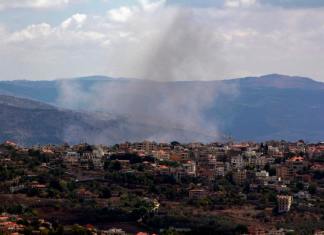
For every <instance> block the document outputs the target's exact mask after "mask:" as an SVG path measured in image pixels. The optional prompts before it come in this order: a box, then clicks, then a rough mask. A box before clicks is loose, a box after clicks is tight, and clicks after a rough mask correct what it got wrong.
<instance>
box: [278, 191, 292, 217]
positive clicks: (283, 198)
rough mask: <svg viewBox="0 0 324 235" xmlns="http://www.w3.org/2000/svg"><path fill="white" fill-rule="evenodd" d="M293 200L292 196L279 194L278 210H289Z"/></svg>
mask: <svg viewBox="0 0 324 235" xmlns="http://www.w3.org/2000/svg"><path fill="white" fill-rule="evenodd" d="M292 200H293V199H292V196H287V195H278V196H277V203H278V212H279V213H286V212H289V211H290V208H291V204H292Z"/></svg>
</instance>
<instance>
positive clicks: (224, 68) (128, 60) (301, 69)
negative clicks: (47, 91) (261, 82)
mask: <svg viewBox="0 0 324 235" xmlns="http://www.w3.org/2000/svg"><path fill="white" fill-rule="evenodd" d="M323 41H324V1H322V0H0V58H1V61H3V62H2V63H1V64H0V69H1V71H2V77H1V78H0V79H2V80H13V79H35V80H39V79H54V78H61V77H75V76H82V75H91V74H103V75H110V76H121V77H142V78H143V77H145V76H147V74H148V73H147V71H148V66H152V67H158V68H160V70H161V68H163V70H164V71H165V70H167V71H165V73H166V74H168V76H170V77H172V79H175V80H187V79H197V80H212V79H226V78H233V77H241V76H249V75H262V74H267V73H284V74H289V75H302V76H309V77H312V78H314V79H317V80H321V81H324V68H323V66H322V61H324V45H323V43H322V42H323ZM201 44H207V45H209V46H210V49H208V48H206V47H205V45H201ZM161 51H162V52H163V51H166V52H168V53H169V54H165V53H164V54H163V53H161ZM190 52H191V53H190ZM215 55H217V56H215ZM152 58H154V60H153V61H154V63H152ZM170 58H177V60H176V61H175V62H174V63H173V64H177V67H178V69H175V68H174V66H172V63H171V62H170V63H169V64H167V65H168V66H166V63H165V62H163V60H170ZM161 73H162V72H161ZM193 75H194V76H193ZM152 76H154V75H152ZM148 79H149V78H148Z"/></svg>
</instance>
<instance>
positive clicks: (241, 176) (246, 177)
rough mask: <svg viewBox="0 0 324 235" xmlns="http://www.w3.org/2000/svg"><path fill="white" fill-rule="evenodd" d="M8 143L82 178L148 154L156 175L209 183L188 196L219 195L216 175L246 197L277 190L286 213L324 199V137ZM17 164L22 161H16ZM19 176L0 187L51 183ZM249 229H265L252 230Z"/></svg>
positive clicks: (126, 167) (127, 167)
mask: <svg viewBox="0 0 324 235" xmlns="http://www.w3.org/2000/svg"><path fill="white" fill-rule="evenodd" d="M5 145H7V146H10V147H12V148H15V149H16V152H17V153H30V152H31V150H32V152H33V153H35V152H36V153H37V154H40V155H46V156H49V157H48V159H49V160H48V161H46V162H44V163H42V167H43V168H47V169H51V167H53V166H55V164H57V163H58V162H59V163H60V164H64V166H65V167H66V168H65V169H66V172H65V174H67V175H70V176H74V177H75V179H76V180H81V179H80V178H79V175H80V172H83V171H88V172H90V171H92V177H95V176H96V174H97V175H100V173H101V172H104V171H105V170H107V169H105V163H106V161H107V160H111V159H114V161H117V162H119V163H120V165H121V169H120V172H129V171H132V172H134V169H133V168H131V160H130V159H127V158H124V157H123V156H127V155H132V156H137V157H138V158H140V159H143V161H141V164H142V165H143V166H144V170H147V171H148V172H152V173H153V174H156V175H168V176H172V177H173V178H174V179H175V180H176V181H177V182H179V183H180V184H181V182H182V181H183V180H184V179H185V178H199V179H203V182H205V183H204V184H198V185H192V186H191V188H189V189H188V198H189V199H193V200H199V199H203V198H206V197H209V196H215V195H217V192H216V193H215V191H214V190H213V185H214V184H215V182H217V179H225V178H226V179H227V180H228V181H230V182H231V183H232V184H234V185H236V186H238V187H240V188H242V189H243V188H244V189H245V191H244V192H243V190H242V191H240V192H238V193H239V194H240V195H242V197H243V198H248V196H249V195H248V194H249V193H253V192H259V191H260V189H268V190H271V191H272V192H275V196H276V210H277V212H278V213H287V212H289V211H290V210H291V209H292V208H293V206H294V205H296V206H297V207H298V206H299V205H301V206H306V207H314V206H316V201H318V200H320V201H321V200H323V198H322V197H321V195H324V181H323V177H322V176H323V174H324V161H323V158H324V143H317V144H307V143H305V142H304V141H298V142H294V143H291V142H285V141H269V142H266V143H255V142H246V143H211V144H202V143H189V144H180V143H178V142H172V143H155V142H151V141H143V142H138V143H129V142H126V143H121V144H117V145H114V146H104V145H98V146H90V145H87V144H79V145H74V146H69V145H67V144H64V145H61V146H53V145H47V146H37V147H33V148H24V147H19V146H17V145H15V144H14V143H12V142H7V143H5ZM0 156H1V157H0V164H2V165H5V166H7V165H10V163H11V162H12V159H10V158H9V157H7V156H6V153H5V152H1V149H0ZM119 156H122V157H119ZM15 164H18V165H19V164H21V163H19V161H18V162H17V161H16V162H15ZM135 173H136V172H135ZM31 177H32V176H31ZM20 182H21V180H20V178H19V177H17V178H14V179H10V180H7V181H5V182H1V184H0V189H1V190H3V189H4V188H6V189H8V190H9V192H10V193H15V192H18V191H20V190H22V189H25V188H26V187H29V188H33V189H36V190H44V189H45V188H46V187H47V186H46V185H43V184H40V183H39V182H37V181H30V182H29V184H21V183H20ZM77 195H78V197H80V198H94V197H96V195H94V194H93V193H92V192H90V191H89V190H86V189H79V190H78V192H77ZM0 221H1V220H0ZM0 226H2V225H0ZM8 226H13V228H15V227H14V224H10V223H9V225H8ZM1 228H2V227H1ZM116 234H117V233H116ZM250 234H263V233H262V232H260V231H259V232H258V231H256V232H255V231H254V232H253V231H252V232H250ZM267 234H281V233H274V232H273V233H267ZM282 234H284V231H283V233H282ZM318 234H320V233H318Z"/></svg>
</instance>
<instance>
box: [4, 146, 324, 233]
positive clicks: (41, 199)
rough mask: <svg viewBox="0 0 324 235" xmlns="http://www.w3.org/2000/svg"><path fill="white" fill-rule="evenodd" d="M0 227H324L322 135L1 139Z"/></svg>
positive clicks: (131, 229)
mask: <svg viewBox="0 0 324 235" xmlns="http://www.w3.org/2000/svg"><path fill="white" fill-rule="evenodd" d="M0 234H107V235H123V234H250V235H286V234H307V235H308V234H314V235H323V234H324V142H323V143H305V142H304V141H302V140H300V141H297V142H286V141H268V142H264V143H256V142H242V143H234V142H228V143H210V144H203V143H188V144H183V143H179V142H176V141H174V142H171V143H155V142H151V141H143V142H138V143H128V142H127V143H121V144H116V145H114V146H104V145H89V144H86V143H82V144H78V145H73V146H70V145H69V144H63V145H46V146H33V147H25V146H19V145H17V144H15V143H14V142H11V141H7V142H5V143H3V144H1V145H0Z"/></svg>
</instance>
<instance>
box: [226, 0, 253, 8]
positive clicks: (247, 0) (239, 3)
mask: <svg viewBox="0 0 324 235" xmlns="http://www.w3.org/2000/svg"><path fill="white" fill-rule="evenodd" d="M256 3H257V0H225V3H224V5H225V7H230V8H237V7H249V6H253V5H255V4H256Z"/></svg>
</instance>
